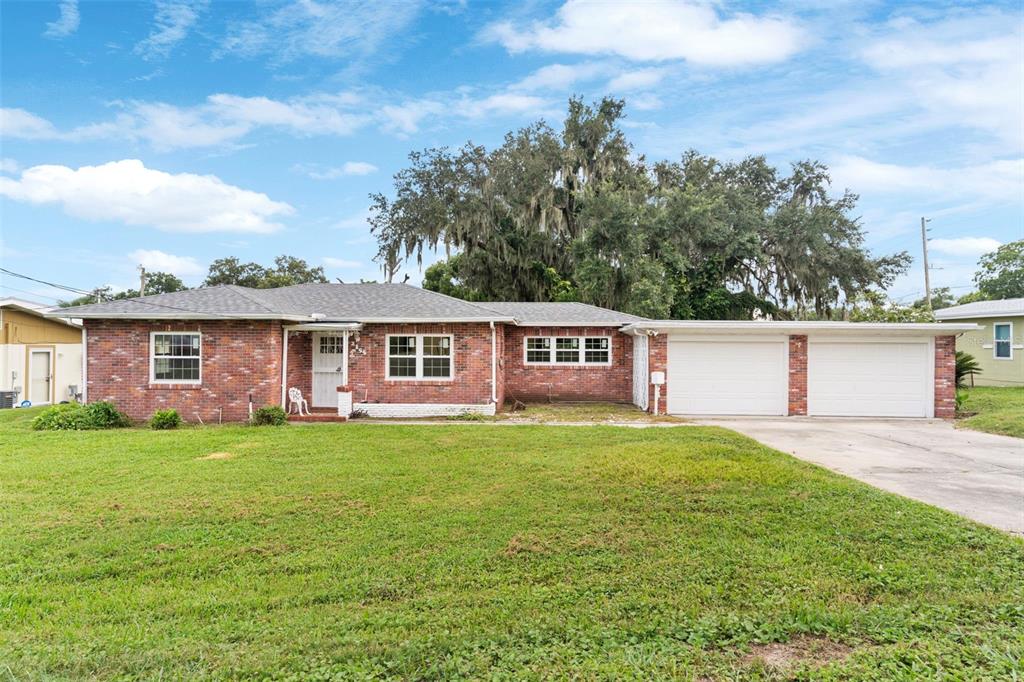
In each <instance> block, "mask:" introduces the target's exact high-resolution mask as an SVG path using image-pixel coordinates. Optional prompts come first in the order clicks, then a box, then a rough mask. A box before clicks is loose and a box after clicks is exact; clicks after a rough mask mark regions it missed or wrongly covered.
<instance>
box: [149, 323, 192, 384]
mask: <svg viewBox="0 0 1024 682" xmlns="http://www.w3.org/2000/svg"><path fill="white" fill-rule="evenodd" d="M202 365H203V335H202V334H201V333H199V332H152V333H150V335H149V380H150V382H151V383H154V384H199V383H202V380H203V366H202Z"/></svg>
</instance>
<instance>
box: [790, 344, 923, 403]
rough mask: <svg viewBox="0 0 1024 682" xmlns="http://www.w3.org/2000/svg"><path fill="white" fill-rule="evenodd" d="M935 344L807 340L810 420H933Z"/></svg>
mask: <svg viewBox="0 0 1024 682" xmlns="http://www.w3.org/2000/svg"><path fill="white" fill-rule="evenodd" d="M932 358H933V352H932V341H931V340H929V339H912V340H902V339H900V340H896V341H888V342H886V341H830V340H827V339H814V338H813V337H812V338H810V339H809V340H808V344H807V414H809V415H818V416H835V417H930V416H932V415H933V414H934V407H933V398H932V396H933V391H934V389H933V383H932V377H933V376H934V371H935V370H934V364H933V360H932Z"/></svg>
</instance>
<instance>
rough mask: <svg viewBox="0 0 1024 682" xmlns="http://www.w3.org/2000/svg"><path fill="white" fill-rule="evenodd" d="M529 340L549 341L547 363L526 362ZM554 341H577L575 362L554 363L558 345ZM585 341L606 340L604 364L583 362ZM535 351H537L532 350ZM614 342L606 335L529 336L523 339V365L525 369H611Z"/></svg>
mask: <svg viewBox="0 0 1024 682" xmlns="http://www.w3.org/2000/svg"><path fill="white" fill-rule="evenodd" d="M529 339H549V340H550V341H551V347H550V348H548V361H547V362H537V361H535V360H528V359H527V358H528V356H527V350H528V342H529ZM556 339H578V340H579V349H578V350H577V355H576V362H557V361H555V359H554V358H555V357H556V352H557V348H556V346H558V343H557V341H556ZM587 339H607V341H608V360H607V361H606V362H587V361H586V360H585V358H586V356H587V354H586V351H587ZM533 350H534V351H536V350H537V349H533ZM613 351H614V341H613V340H612V337H611V336H609V335H607V334H588V335H586V336H572V335H566V334H563V335H560V336H543V335H540V334H530V335H528V336H524V337H523V365H524V366H526V367H611V366H612V363H613V362H614V360H613V355H612V354H613Z"/></svg>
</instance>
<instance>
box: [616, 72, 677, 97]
mask: <svg viewBox="0 0 1024 682" xmlns="http://www.w3.org/2000/svg"><path fill="white" fill-rule="evenodd" d="M667 75H668V71H667V70H666V69H657V68H650V69H637V70H635V71H627V72H625V73H621V74H619V75H618V76H616V77H615V78H613V79H611V81H609V82H608V90H610V91H611V92H630V91H633V90H645V89H647V88H652V87H654V86H655V85H657V84H658V83H660V82H661V81H662V80H663V79H664V78H665V76H667Z"/></svg>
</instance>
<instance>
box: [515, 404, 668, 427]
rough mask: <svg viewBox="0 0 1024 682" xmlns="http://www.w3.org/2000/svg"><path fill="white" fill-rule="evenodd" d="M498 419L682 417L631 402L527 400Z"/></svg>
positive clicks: (596, 420) (657, 419) (662, 420)
mask: <svg viewBox="0 0 1024 682" xmlns="http://www.w3.org/2000/svg"><path fill="white" fill-rule="evenodd" d="M495 418H496V419H499V420H510V421H516V422H530V423H537V424H550V423H552V422H592V423H600V422H612V423H615V422H646V423H681V422H683V421H685V420H683V419H680V418H679V417H672V416H669V415H652V414H648V413H646V412H643V411H641V410H640V408H638V407H636V406H635V405H628V404H623V403H586V402H580V403H528V404H527V405H526V407H525V408H524V409H519V410H516V411H514V412H512V411H509V410H507V411H505V412H502V413H500V414H498V415H496V416H495Z"/></svg>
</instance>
